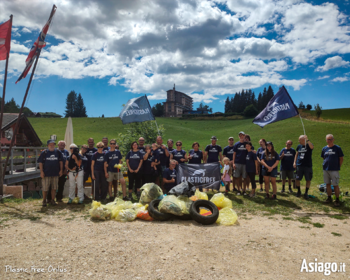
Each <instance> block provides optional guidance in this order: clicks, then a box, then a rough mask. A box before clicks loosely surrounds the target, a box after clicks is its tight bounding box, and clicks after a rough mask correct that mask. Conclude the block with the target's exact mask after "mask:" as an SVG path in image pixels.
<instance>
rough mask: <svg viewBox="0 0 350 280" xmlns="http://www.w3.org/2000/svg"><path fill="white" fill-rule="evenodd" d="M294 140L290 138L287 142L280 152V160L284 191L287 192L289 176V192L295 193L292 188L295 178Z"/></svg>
mask: <svg viewBox="0 0 350 280" xmlns="http://www.w3.org/2000/svg"><path fill="white" fill-rule="evenodd" d="M292 145H293V142H292V141H291V140H288V141H287V142H286V147H285V148H283V149H282V151H281V152H280V161H281V174H282V192H283V193H284V192H285V184H286V179H287V177H288V183H289V192H290V193H293V190H292V179H293V178H294V167H293V163H294V158H295V154H296V152H295V150H294V149H293V148H292Z"/></svg>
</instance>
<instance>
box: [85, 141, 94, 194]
mask: <svg viewBox="0 0 350 280" xmlns="http://www.w3.org/2000/svg"><path fill="white" fill-rule="evenodd" d="M87 143H88V148H87V149H86V153H85V155H86V157H87V159H88V162H87V165H86V169H85V170H84V182H86V181H87V180H88V179H89V177H91V196H92V197H93V196H94V193H95V192H94V187H95V183H94V180H93V179H92V172H91V159H92V156H93V155H94V153H96V152H97V149H96V148H95V141H94V138H89V139H88V141H87Z"/></svg>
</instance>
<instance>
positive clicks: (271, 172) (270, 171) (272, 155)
mask: <svg viewBox="0 0 350 280" xmlns="http://www.w3.org/2000/svg"><path fill="white" fill-rule="evenodd" d="M279 162H280V157H279V155H278V153H276V152H275V149H274V147H273V144H272V142H267V143H266V150H265V153H264V155H263V158H262V159H261V163H262V165H263V169H262V173H263V175H264V180H265V191H266V199H267V198H270V195H269V181H270V179H271V184H272V190H273V195H272V197H271V199H276V198H277V197H276V193H277V186H276V177H277V166H278V163H279Z"/></svg>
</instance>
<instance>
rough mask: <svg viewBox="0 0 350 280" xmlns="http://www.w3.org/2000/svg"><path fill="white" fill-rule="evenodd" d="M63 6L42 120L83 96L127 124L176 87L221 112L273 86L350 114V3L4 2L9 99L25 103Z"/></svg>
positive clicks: (41, 82)
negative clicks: (133, 102)
mask: <svg viewBox="0 0 350 280" xmlns="http://www.w3.org/2000/svg"><path fill="white" fill-rule="evenodd" d="M53 3H55V4H56V6H57V11H56V15H55V17H54V20H53V23H52V26H51V28H50V30H49V35H48V36H47V38H46V41H47V46H46V47H45V48H44V51H43V52H42V54H41V58H40V60H39V63H38V68H37V71H36V76H35V80H34V83H33V86H32V89H31V91H30V95H29V100H28V102H27V104H26V105H27V106H28V107H29V108H31V109H32V110H33V111H40V112H41V111H44V112H45V111H53V112H56V113H59V114H62V113H63V112H64V109H65V98H66V96H67V94H68V93H69V92H70V91H71V90H75V91H76V92H78V93H79V92H80V93H81V94H82V96H83V98H84V101H85V104H86V107H87V111H88V115H89V116H94V117H97V116H101V115H102V114H104V115H105V116H110V117H111V116H117V115H118V114H119V112H120V110H121V107H122V106H121V105H122V104H123V103H126V101H127V100H128V99H130V98H133V97H136V96H140V95H142V94H147V95H148V97H149V99H150V101H151V104H155V103H157V102H162V101H164V99H165V96H166V90H168V89H171V88H172V87H173V84H174V83H175V84H176V89H177V90H179V91H182V92H185V93H187V94H189V95H191V96H192V97H193V98H194V101H195V102H196V103H195V105H198V104H199V102H205V103H207V104H209V106H211V107H213V110H214V112H217V111H224V100H225V99H226V98H227V96H232V94H234V93H235V92H237V91H240V90H241V89H252V90H253V91H254V92H255V93H256V94H258V93H259V92H261V91H262V90H263V88H264V87H267V86H268V85H272V87H273V89H274V90H275V92H277V90H278V88H279V87H280V86H282V85H284V86H285V87H286V88H287V89H288V91H289V93H290V95H291V96H292V98H293V100H294V102H295V103H296V104H298V103H299V102H300V101H303V102H304V103H305V104H308V103H310V104H312V105H314V104H316V103H320V105H321V106H322V107H323V108H343V107H349V104H350V92H349V88H350V62H349V61H350V21H349V13H350V5H349V4H350V2H349V0H335V1H300V0H282V1H279V0H227V1H226V0H218V1H204V0H202V1H200V0H171V1H167V0H158V1H157V0H148V1H142V0H127V1H114V0H103V1H100V0H56V1H52V2H51V1H48V0H31V1H27V0H2V1H0V22H1V23H2V22H4V21H6V20H7V19H8V17H9V15H10V14H13V16H14V18H13V30H12V44H11V55H10V61H9V77H8V86H7V98H6V100H8V99H10V98H12V97H14V98H15V100H16V101H17V102H18V103H20V102H21V101H22V98H23V95H24V92H25V89H26V86H27V82H28V80H29V75H28V76H27V78H26V79H23V80H22V81H20V82H19V83H18V84H17V85H15V81H16V80H17V78H18V76H19V75H20V73H21V72H22V71H23V69H24V66H25V59H26V57H27V55H28V52H29V49H30V47H31V45H32V44H33V42H34V41H35V40H36V38H37V37H38V34H39V31H40V30H41V28H42V27H43V26H44V24H45V22H46V21H47V19H48V17H49V14H50V11H51V8H52V4H53ZM4 65H5V63H4V62H3V61H2V62H0V69H1V70H0V83H1V84H0V87H2V84H3V74H4V71H3V69H4ZM1 91H2V90H1ZM195 107H196V106H195Z"/></svg>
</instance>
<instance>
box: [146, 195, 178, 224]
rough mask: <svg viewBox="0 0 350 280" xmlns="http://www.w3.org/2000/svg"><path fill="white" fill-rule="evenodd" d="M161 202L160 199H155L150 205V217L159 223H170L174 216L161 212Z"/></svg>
mask: <svg viewBox="0 0 350 280" xmlns="http://www.w3.org/2000/svg"><path fill="white" fill-rule="evenodd" d="M160 201H161V200H160V199H155V200H152V201H151V202H150V204H149V205H148V213H149V215H150V216H151V217H152V218H153V219H155V220H157V221H168V220H170V219H172V218H173V215H172V214H169V213H161V212H159V210H158V205H159V202H160Z"/></svg>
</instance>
